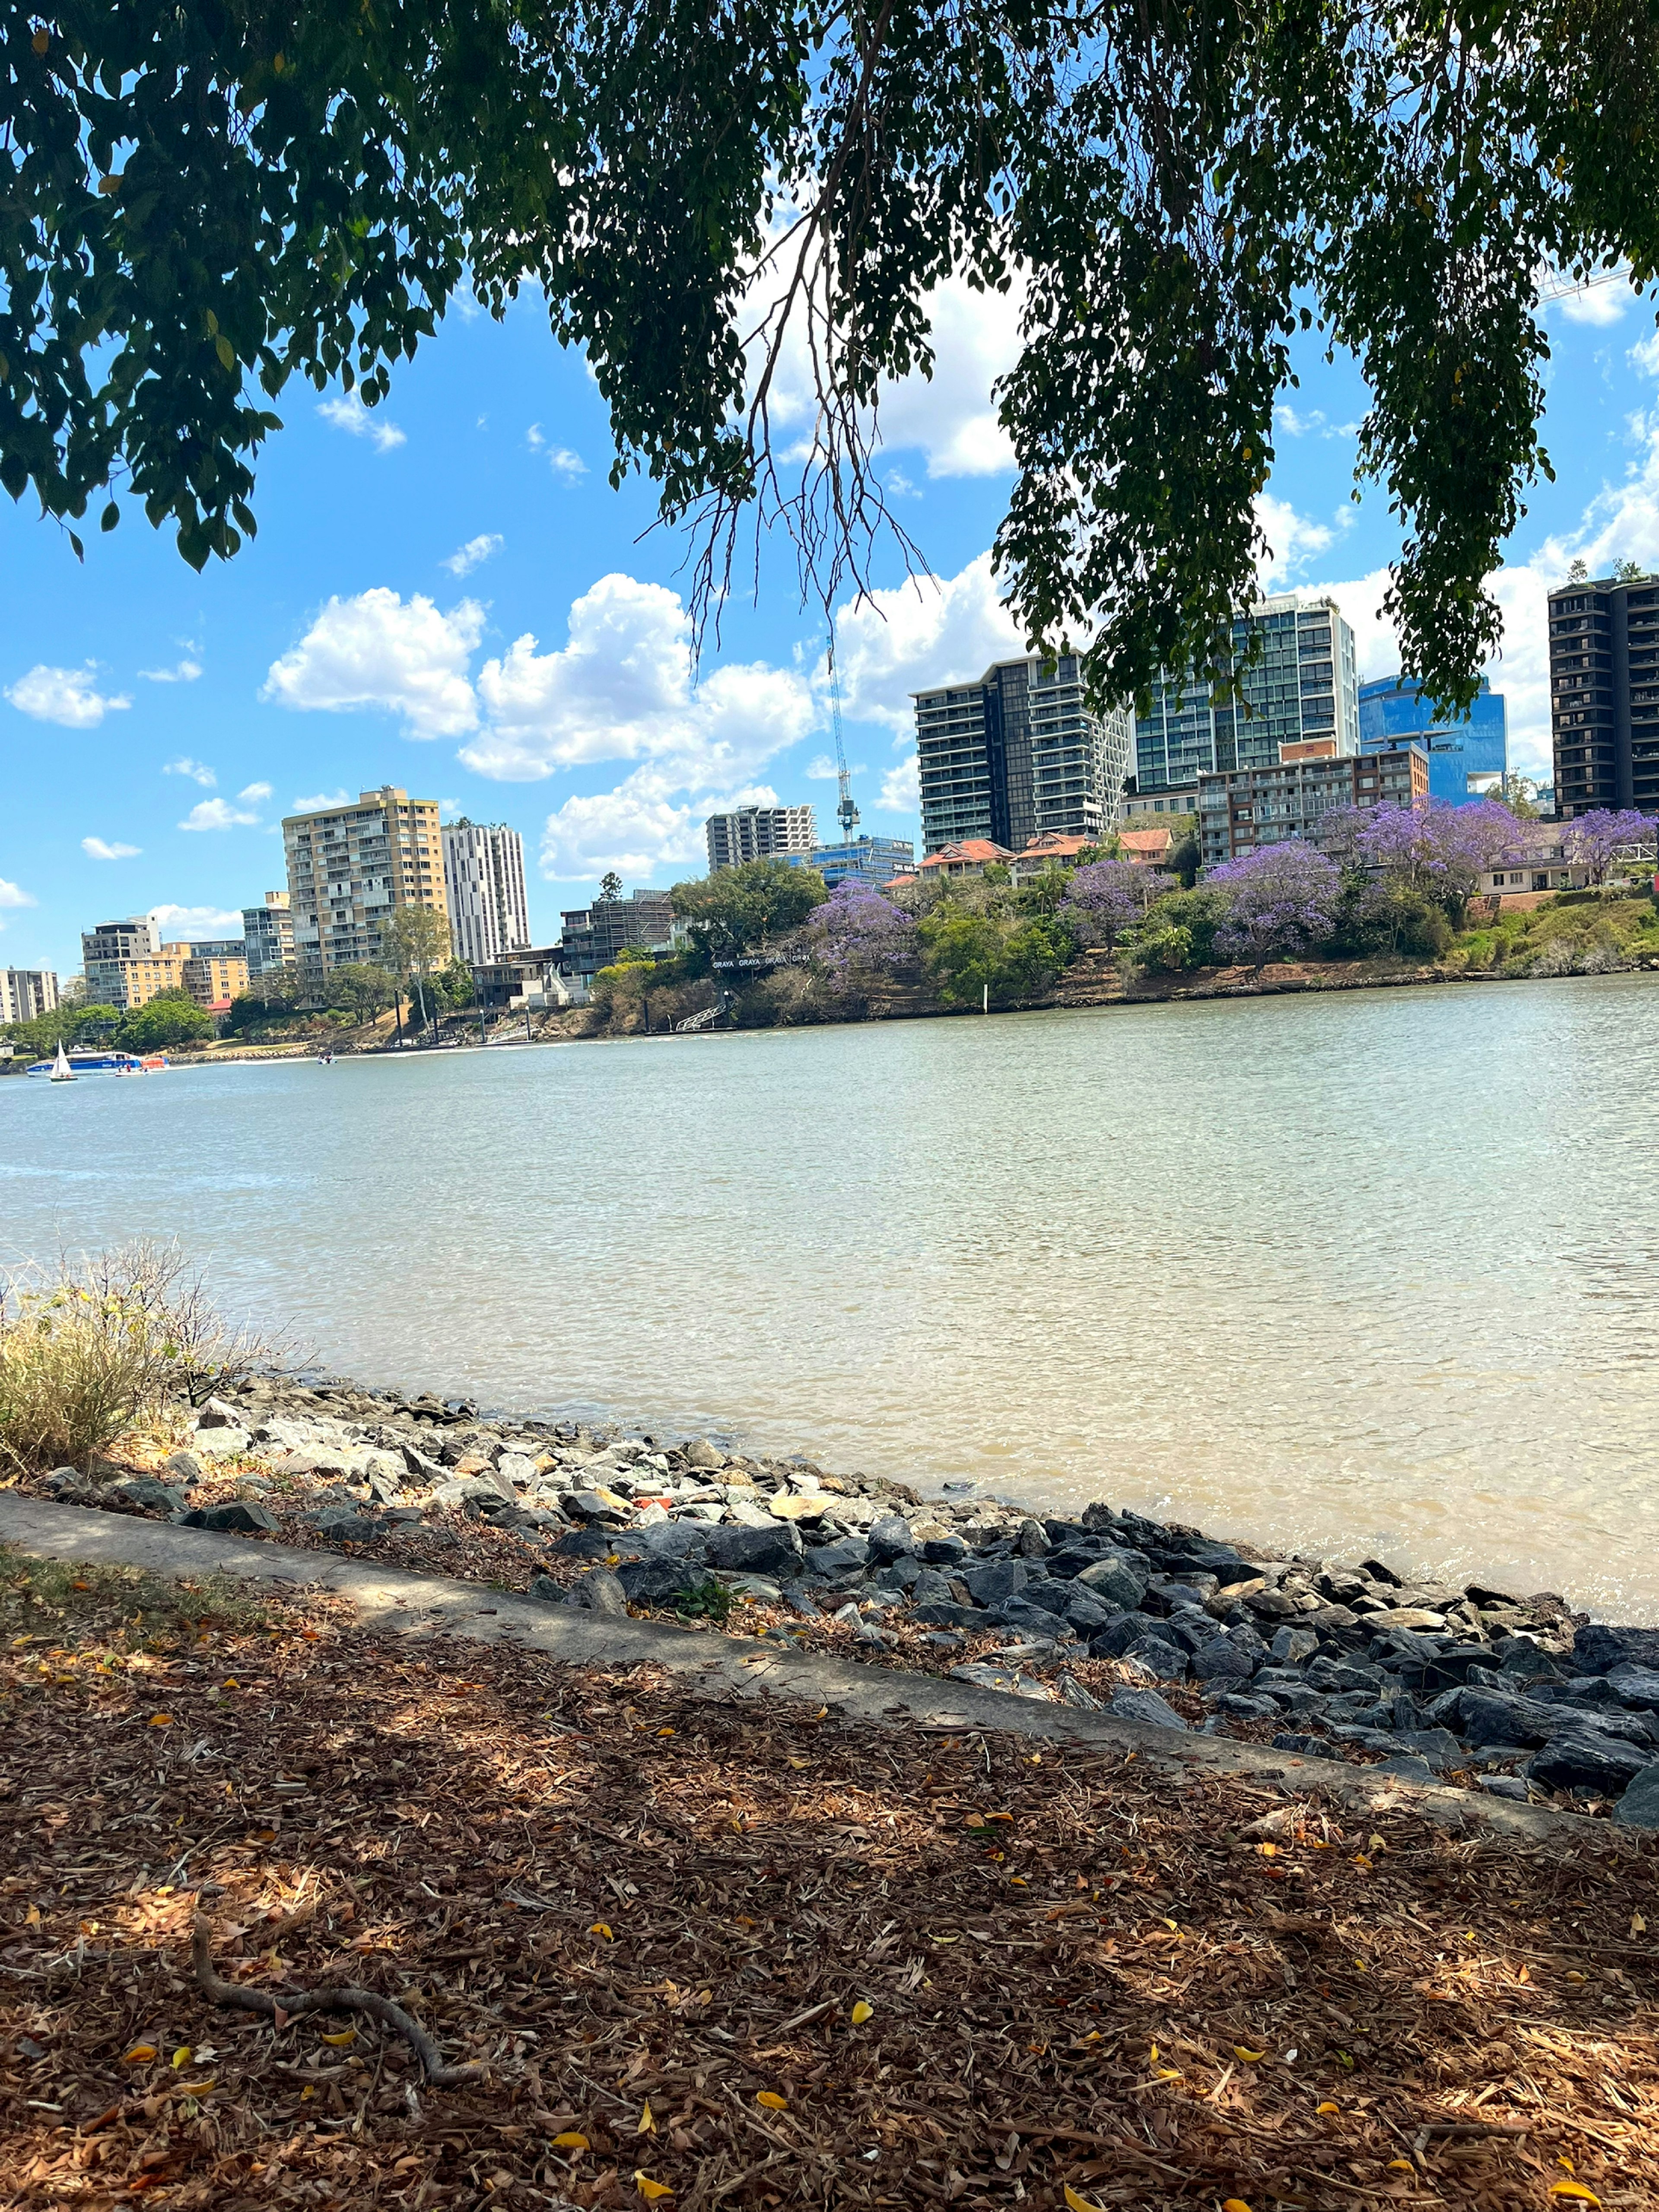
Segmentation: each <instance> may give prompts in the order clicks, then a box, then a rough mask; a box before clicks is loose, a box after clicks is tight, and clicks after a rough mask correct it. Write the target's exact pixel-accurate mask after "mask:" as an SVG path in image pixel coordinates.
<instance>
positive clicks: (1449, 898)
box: [1328, 799, 1522, 925]
mask: <svg viewBox="0 0 1659 2212" xmlns="http://www.w3.org/2000/svg"><path fill="white" fill-rule="evenodd" d="M1332 829H1333V830H1334V831H1335V832H1336V834H1335V835H1334V836H1331V837H1330V838H1329V839H1328V842H1331V843H1332V844H1333V846H1334V848H1340V849H1344V850H1346V851H1347V852H1348V853H1351V854H1352V857H1353V859H1354V860H1357V861H1358V863H1359V865H1360V866H1362V867H1365V868H1370V869H1372V870H1374V871H1376V873H1377V874H1378V875H1380V876H1382V877H1383V878H1385V879H1387V880H1389V881H1391V882H1394V883H1398V884H1407V885H1408V886H1409V887H1410V888H1411V889H1412V890H1415V891H1420V892H1421V893H1422V894H1423V895H1424V896H1425V897H1427V898H1431V899H1432V900H1434V902H1436V904H1437V905H1438V906H1440V907H1443V908H1444V909H1445V911H1446V913H1447V914H1449V915H1450V916H1451V918H1452V920H1453V921H1455V922H1457V923H1459V924H1460V925H1461V923H1462V920H1463V912H1464V909H1465V908H1466V907H1467V906H1468V902H1469V900H1470V899H1471V897H1472V896H1474V890H1475V887H1476V885H1477V884H1479V882H1480V878H1481V876H1482V875H1483V874H1484V873H1485V872H1486V870H1487V869H1489V868H1495V867H1497V866H1498V865H1499V864H1500V863H1501V862H1502V861H1504V860H1509V859H1510V858H1511V857H1512V856H1514V855H1516V854H1519V853H1520V851H1521V839H1522V829H1521V827H1520V824H1519V823H1517V822H1516V818H1515V817H1514V815H1512V814H1511V813H1510V811H1509V809H1508V808H1507V807H1506V806H1499V805H1498V804H1497V803H1496V801H1495V800H1492V799H1474V800H1472V801H1471V802H1470V804H1469V805H1467V806H1452V805H1448V804H1447V802H1446V801H1445V800H1444V799H1429V800H1427V801H1426V802H1425V803H1424V804H1423V805H1418V806H1392V805H1390V806H1374V807H1368V808H1354V809H1352V810H1351V811H1350V812H1349V813H1348V815H1347V816H1346V820H1345V821H1344V822H1343V823H1341V824H1340V829H1339V828H1338V825H1334V824H1333V825H1332Z"/></svg>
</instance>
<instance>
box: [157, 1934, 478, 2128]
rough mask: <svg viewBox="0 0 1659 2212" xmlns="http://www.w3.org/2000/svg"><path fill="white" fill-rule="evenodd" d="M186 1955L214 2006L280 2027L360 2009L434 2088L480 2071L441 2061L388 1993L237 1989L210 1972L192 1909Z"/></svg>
mask: <svg viewBox="0 0 1659 2212" xmlns="http://www.w3.org/2000/svg"><path fill="white" fill-rule="evenodd" d="M191 1960H192V1962H193V1964H194V1966H195V1968H196V1979H197V1982H198V1984H200V1985H201V1988H202V1990H203V1992H204V1995H205V1996H208V1997H209V1998H210V1999H211V2001H212V2002H214V2003H215V2004H216V2005H223V2006H225V2007H226V2008H228V2009H230V2010H234V2011H236V2012H257V2013H261V2014H263V2015H264V2017H265V2018H266V2019H267V2020H271V2021H275V2022H276V2025H277V2026H278V2027H281V2026H282V2025H283V2023H284V2022H285V2021H290V2020H301V2019H303V2018H304V2017H305V2016H306V2015H307V2014H308V2013H313V2012H361V2013H364V2014H367V2015H368V2018H369V2019H370V2020H378V2021H380V2025H381V2026H382V2027H389V2028H391V2029H392V2033H394V2034H397V2035H401V2036H402V2038H403V2039H404V2042H405V2043H406V2044H408V2045H409V2047H410V2050H411V2051H413V2052H414V2053H415V2055H416V2057H417V2058H418V2059H419V2060H420V2062H421V2064H422V2067H424V2069H426V2078H427V2080H428V2081H429V2082H430V2083H431V2084H432V2086H433V2087H434V2088H435V2089H453V2088H456V2087H459V2085H460V2083H462V2082H463V2081H476V2080H477V2077H478V2075H481V2074H482V2073H483V2070H484V2069H483V2067H482V2066H446V2065H445V2063H444V2061H443V2054H442V2052H441V2051H440V2050H439V2048H438V2046H437V2045H436V2044H435V2043H434V2041H433V2040H432V2038H431V2037H430V2036H429V2035H428V2033H427V2032H426V2030H425V2029H424V2028H423V2027H422V2026H421V2024H420V2022H419V2021H415V2020H411V2019H410V2016H409V2015H408V2014H407V2013H406V2012H405V2011H404V2008H403V2007H402V2006H401V2005H398V2004H393V2002H392V2000H391V1998H390V1997H383V1996H377V1995H376V1994H375V1992H374V1990H360V1989H356V1988H355V1987H353V1986H351V1985H350V1984H343V1985H339V1986H336V1987H333V1988H330V1989H322V1990H286V1991H284V1992H283V1995H282V1996H274V1995H273V1994H272V1993H271V1991H270V1990H256V1989H246V1988H244V1989H239V1988H238V1987H237V1985H236V1984H235V1983H234V1982H226V1981H222V1980H221V1979H220V1978H219V1976H218V1975H217V1974H216V1973H215V1972H214V1971H213V1949H212V1936H211V1932H210V1929H209V1927H208V1921H207V1915H206V1914H205V1913H204V1912H198V1913H197V1915H196V1921H195V1926H194V1929H193V1931H192V1934H191Z"/></svg>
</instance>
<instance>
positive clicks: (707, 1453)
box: [680, 1437, 726, 1474]
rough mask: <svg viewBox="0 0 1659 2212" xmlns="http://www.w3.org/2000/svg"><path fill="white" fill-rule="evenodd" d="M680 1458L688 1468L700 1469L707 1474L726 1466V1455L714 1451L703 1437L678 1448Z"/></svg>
mask: <svg viewBox="0 0 1659 2212" xmlns="http://www.w3.org/2000/svg"><path fill="white" fill-rule="evenodd" d="M680 1457H681V1458H682V1459H683V1460H684V1462H685V1463H686V1465H687V1466H688V1467H696V1468H702V1469H703V1471H704V1472H705V1473H706V1474H714V1472H715V1471H716V1470H717V1469H718V1468H722V1467H724V1466H725V1465H726V1454H725V1453H724V1452H723V1451H716V1450H715V1449H714V1445H713V1444H711V1443H708V1440H707V1438H706V1437H694V1438H693V1439H692V1441H691V1442H690V1443H689V1444H683V1445H682V1446H681V1447H680Z"/></svg>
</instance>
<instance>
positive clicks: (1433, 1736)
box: [1398, 1728, 1464, 1772]
mask: <svg viewBox="0 0 1659 2212" xmlns="http://www.w3.org/2000/svg"><path fill="white" fill-rule="evenodd" d="M1398 1741H1399V1743H1400V1746H1401V1749H1402V1750H1403V1751H1413V1752H1416V1753H1418V1755H1419V1757H1420V1758H1423V1759H1427V1761H1428V1763H1429V1765H1431V1766H1432V1767H1433V1768H1434V1769H1435V1770H1436V1771H1437V1772H1443V1771H1445V1769H1446V1768H1448V1767H1451V1766H1461V1765H1462V1764H1463V1759H1464V1753H1463V1747H1462V1745H1461V1744H1460V1743H1459V1742H1458V1741H1457V1738H1456V1737H1455V1735H1453V1734H1452V1733H1451V1731H1450V1729H1443V1728H1431V1729H1401V1730H1400V1732H1399V1737H1398Z"/></svg>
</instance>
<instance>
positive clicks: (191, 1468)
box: [167, 1449, 205, 1488]
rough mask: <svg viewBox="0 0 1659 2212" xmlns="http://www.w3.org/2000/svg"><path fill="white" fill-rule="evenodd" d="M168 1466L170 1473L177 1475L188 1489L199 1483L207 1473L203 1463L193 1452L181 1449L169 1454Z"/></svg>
mask: <svg viewBox="0 0 1659 2212" xmlns="http://www.w3.org/2000/svg"><path fill="white" fill-rule="evenodd" d="M167 1471H168V1473H169V1474H173V1475H175V1476H176V1477H177V1478H178V1480H179V1481H180V1482H182V1483H183V1484H184V1485H185V1487H186V1488H188V1487H189V1486H190V1485H191V1484H192V1483H197V1482H199V1481H200V1480H202V1476H203V1474H204V1472H205V1470H204V1468H203V1465H202V1462H201V1461H200V1460H199V1459H197V1456H196V1455H195V1453H194V1452H193V1451H185V1450H182V1449H181V1450H179V1451H175V1452H169V1453H168V1454H167Z"/></svg>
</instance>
